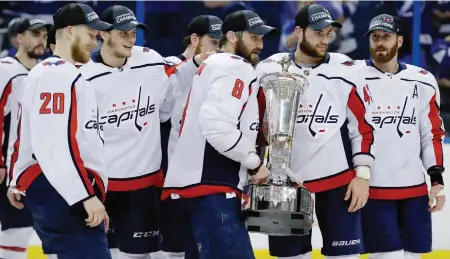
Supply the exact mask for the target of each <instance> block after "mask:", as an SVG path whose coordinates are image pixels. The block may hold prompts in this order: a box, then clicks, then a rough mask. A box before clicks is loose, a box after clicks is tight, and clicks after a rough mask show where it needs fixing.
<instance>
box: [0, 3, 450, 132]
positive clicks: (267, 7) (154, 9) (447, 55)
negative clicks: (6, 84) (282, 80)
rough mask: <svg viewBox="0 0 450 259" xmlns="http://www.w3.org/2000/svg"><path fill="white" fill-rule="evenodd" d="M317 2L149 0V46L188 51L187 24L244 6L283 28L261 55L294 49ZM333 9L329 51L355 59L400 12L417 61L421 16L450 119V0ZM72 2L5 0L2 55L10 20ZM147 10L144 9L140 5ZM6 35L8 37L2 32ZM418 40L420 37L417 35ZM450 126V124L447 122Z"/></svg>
mask: <svg viewBox="0 0 450 259" xmlns="http://www.w3.org/2000/svg"><path fill="white" fill-rule="evenodd" d="M82 2H84V3H86V4H89V5H90V6H92V7H93V9H94V10H95V11H97V12H102V11H103V10H104V9H106V7H108V6H110V5H112V4H120V5H124V6H127V7H129V8H130V9H132V10H133V11H134V12H136V2H134V1H82ZM311 2H315V1H148V2H145V4H144V8H145V10H143V11H144V13H145V23H146V24H147V25H148V29H147V30H146V32H145V35H144V45H145V46H147V47H150V48H153V49H155V50H156V51H158V52H159V53H160V54H161V55H163V56H171V55H177V54H179V53H181V52H182V51H183V48H184V47H183V43H182V39H183V37H185V36H186V35H187V28H186V26H187V24H188V23H189V21H190V20H191V19H192V18H193V17H195V16H197V15H200V14H211V15H216V16H218V17H220V18H222V19H223V18H225V16H226V15H227V14H229V13H231V12H233V11H236V10H240V9H248V10H253V11H255V12H256V13H258V14H259V15H260V16H261V18H263V19H264V20H265V22H266V23H267V24H269V25H271V26H274V27H277V28H278V29H279V31H280V34H279V37H276V38H272V39H267V40H266V41H265V43H264V50H263V52H262V53H261V58H265V57H267V56H269V55H271V54H273V53H276V52H286V51H290V50H292V49H293V48H294V47H295V44H296V39H295V37H294V34H293V31H294V20H293V18H294V16H295V14H296V12H297V10H298V9H299V8H300V7H301V6H302V5H304V4H307V3H311ZM317 2H318V3H320V4H321V5H323V6H324V7H326V8H327V9H328V10H330V13H331V15H332V16H333V18H334V19H336V20H338V21H340V22H341V23H343V27H342V29H340V31H337V32H336V34H335V36H334V38H333V41H332V43H331V44H330V46H329V50H330V51H333V52H339V53H343V54H347V55H348V56H350V57H351V58H353V59H365V58H368V57H369V55H370V53H369V47H368V43H369V42H368V40H367V39H366V38H365V37H364V32H365V30H366V29H367V27H368V25H369V22H370V18H371V17H374V16H376V15H378V14H381V13H388V14H391V15H395V16H399V17H401V18H402V20H403V31H404V32H405V43H404V45H403V47H402V48H401V49H400V52H399V55H400V57H399V58H400V60H401V61H403V62H405V63H412V42H413V39H412V30H413V29H412V27H413V16H414V15H421V18H422V24H421V25H422V26H421V35H420V39H419V40H420V44H421V50H422V52H421V55H420V66H421V67H422V68H424V69H426V70H428V71H430V72H432V73H433V74H434V75H435V76H436V78H437V80H438V83H439V87H440V89H441V99H442V102H441V103H442V113H443V114H442V116H443V117H444V121H445V122H447V121H449V122H450V0H447V1H444V0H442V1H423V2H422V8H421V13H420V14H415V13H414V12H413V1H339V0H335V1H317ZM66 3H67V1H64V2H61V1H49V0H43V1H10V2H6V1H1V2H0V9H1V10H0V11H1V13H2V14H1V16H0V17H1V18H0V44H1V46H2V50H3V51H2V53H1V55H2V56H7V55H14V52H15V49H14V45H15V42H14V41H15V39H14V38H10V37H9V35H13V34H11V32H12V31H11V29H10V28H8V24H10V22H11V21H12V20H13V19H14V18H16V17H21V16H22V17H23V16H39V17H40V18H42V19H44V20H46V21H48V22H52V14H53V13H55V12H56V11H57V10H58V9H59V8H60V7H61V6H62V5H64V4H66ZM138 11H142V10H138ZM1 36H2V37H1ZM414 40H416V39H414ZM446 125H450V124H447V123H446Z"/></svg>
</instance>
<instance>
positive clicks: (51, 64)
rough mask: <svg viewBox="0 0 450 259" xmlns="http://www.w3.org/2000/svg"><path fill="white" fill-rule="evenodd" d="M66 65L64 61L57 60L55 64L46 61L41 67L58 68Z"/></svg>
mask: <svg viewBox="0 0 450 259" xmlns="http://www.w3.org/2000/svg"><path fill="white" fill-rule="evenodd" d="M64 63H66V61H64V60H58V61H56V62H51V61H46V62H44V63H42V65H43V66H59V65H62V64H64Z"/></svg>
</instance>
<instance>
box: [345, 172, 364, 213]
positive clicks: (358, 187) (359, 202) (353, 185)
mask: <svg viewBox="0 0 450 259" xmlns="http://www.w3.org/2000/svg"><path fill="white" fill-rule="evenodd" d="M350 197H351V198H352V201H351V203H350V206H349V207H348V212H356V211H357V210H359V209H361V208H363V207H364V206H365V205H366V203H367V199H368V198H369V181H368V180H364V179H362V178H359V177H355V178H353V180H352V181H351V182H350V184H349V185H348V189H347V193H346V194H345V198H344V200H346V201H348V200H349V199H350Z"/></svg>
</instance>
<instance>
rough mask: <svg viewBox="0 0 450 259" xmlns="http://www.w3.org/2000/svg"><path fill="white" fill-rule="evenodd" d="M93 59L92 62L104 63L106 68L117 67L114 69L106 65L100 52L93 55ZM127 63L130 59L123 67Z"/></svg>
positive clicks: (126, 60)
mask: <svg viewBox="0 0 450 259" xmlns="http://www.w3.org/2000/svg"><path fill="white" fill-rule="evenodd" d="M91 59H92V61H94V62H95V63H102V64H103V65H105V66H107V67H111V68H115V67H112V66H110V65H108V64H106V63H105V62H104V61H103V57H102V55H101V53H100V51H97V52H94V53H92V56H91ZM127 62H128V58H126V59H125V63H123V65H122V67H123V66H125V65H126V64H127ZM117 68H118V67H117Z"/></svg>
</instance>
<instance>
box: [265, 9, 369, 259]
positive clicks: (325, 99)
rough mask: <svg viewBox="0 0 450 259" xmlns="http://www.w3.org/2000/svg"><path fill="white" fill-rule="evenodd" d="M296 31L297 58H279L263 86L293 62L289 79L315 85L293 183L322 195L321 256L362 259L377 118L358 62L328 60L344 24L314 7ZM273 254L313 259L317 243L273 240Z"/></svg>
mask: <svg viewBox="0 0 450 259" xmlns="http://www.w3.org/2000/svg"><path fill="white" fill-rule="evenodd" d="M295 25H296V27H295V33H296V35H297V38H298V45H297V49H296V51H295V52H293V53H279V54H275V55H272V56H271V57H269V58H268V59H266V60H264V61H262V62H261V63H260V64H259V65H258V66H257V68H256V72H257V74H258V78H261V76H263V75H264V74H266V73H271V72H281V66H280V64H278V62H279V61H280V60H282V59H283V58H289V59H291V60H292V61H293V62H294V63H295V65H294V64H293V65H292V66H290V67H289V72H291V73H296V74H299V75H302V76H304V77H306V79H307V81H308V82H309V87H308V88H307V89H306V90H305V92H304V94H303V95H302V96H301V99H300V104H299V110H298V113H297V121H296V122H297V123H296V131H295V137H294V142H293V144H292V153H291V162H290V169H291V170H292V175H290V177H291V178H293V179H292V180H294V181H295V182H300V183H303V185H304V186H305V187H306V188H307V189H309V190H310V191H311V192H313V193H315V199H316V208H315V212H316V216H317V219H318V223H319V227H320V230H321V233H322V238H323V248H322V254H323V255H325V256H326V258H334V257H339V258H340V259H356V258H359V254H360V253H361V252H363V244H362V230H361V222H360V220H361V216H360V209H361V208H362V207H364V205H365V203H366V202H367V198H368V195H369V175H370V167H371V166H372V163H373V160H374V154H373V151H374V150H373V145H372V144H373V141H374V134H373V127H372V126H371V125H370V124H369V122H370V119H369V116H370V113H369V112H368V111H366V108H365V106H364V103H363V101H362V96H363V92H362V87H360V85H359V83H358V81H360V80H358V78H356V76H355V75H356V74H357V73H356V72H355V69H354V68H355V66H351V65H353V62H352V61H350V60H349V58H348V57H347V56H345V55H341V54H336V53H328V52H327V49H328V43H329V41H330V38H331V34H332V33H333V30H334V27H337V28H340V27H341V24H340V23H338V22H336V21H334V20H333V19H332V18H331V16H330V14H329V12H328V10H326V9H325V8H323V7H322V6H320V5H318V4H311V5H307V6H304V7H302V8H301V9H300V10H299V12H298V13H297V15H296V17H295ZM330 154H333V157H332V158H330ZM325 161H326V162H325ZM341 242H342V243H341ZM269 248H270V253H271V255H273V256H278V258H296V259H306V258H311V250H312V247H311V235H307V236H301V237H295V236H292V237H275V236H270V237H269Z"/></svg>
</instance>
